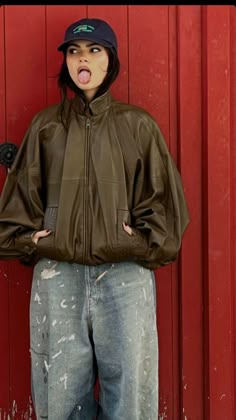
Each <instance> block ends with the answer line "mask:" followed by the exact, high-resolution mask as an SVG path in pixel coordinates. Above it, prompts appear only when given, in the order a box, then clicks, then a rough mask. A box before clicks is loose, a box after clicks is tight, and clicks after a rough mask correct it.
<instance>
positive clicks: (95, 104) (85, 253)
mask: <svg viewBox="0 0 236 420" xmlns="http://www.w3.org/2000/svg"><path fill="white" fill-rule="evenodd" d="M79 100H80V99H79V98H75V99H73V100H70V101H68V105H69V103H71V105H72V106H71V116H70V124H69V127H68V130H65V128H64V126H63V124H62V123H61V121H60V119H59V118H58V109H59V105H52V106H50V107H48V108H46V109H44V110H42V111H40V112H39V113H38V114H37V115H35V117H34V118H33V119H32V122H31V124H30V127H29V128H28V130H27V132H26V134H25V137H24V139H23V141H22V144H21V146H20V148H19V150H18V153H17V156H16V159H15V161H14V164H13V166H12V168H11V171H10V172H9V174H8V176H7V179H6V182H5V185H4V188H3V191H2V195H1V199H0V259H15V258H19V259H21V258H24V257H26V256H30V255H32V256H33V255H36V256H37V257H39V258H40V257H47V258H52V259H55V260H61V261H68V262H78V263H82V264H88V265H96V264H102V263H104V262H117V261H127V260H130V261H137V262H138V263H139V264H141V265H142V266H144V267H147V268H151V269H156V268H157V267H160V266H162V265H166V264H169V263H170V262H172V261H174V260H175V259H176V258H177V255H178V252H179V249H180V246H181V239H182V235H183V232H184V231H185V228H186V226H187V225H188V223H189V216H188V210H187V205H186V201H185V197H184V192H183V187H182V182H181V178H180V174H179V172H178V170H177V168H176V165H175V163H174V161H173V159H172V157H171V156H170V154H169V151H168V148H167V145H166V143H165V140H164V139H163V136H162V134H161V132H160V129H159V127H158V125H157V123H156V122H155V120H154V119H153V118H152V116H151V115H150V114H149V113H147V112H146V111H145V110H143V109H142V108H140V107H137V106H133V105H129V104H126V103H122V102H119V101H116V100H114V99H113V98H112V97H111V95H110V93H109V92H106V93H105V94H104V95H102V96H100V97H99V98H97V99H95V100H93V101H92V102H91V103H90V105H89V115H88V112H87V113H86V114H85V112H81V111H80V112H78V107H77V103H78V102H77V101H79ZM122 222H127V223H128V224H129V225H130V226H131V227H132V228H133V235H132V236H129V235H128V234H127V233H126V232H125V231H124V229H123V227H122ZM42 229H51V231H52V233H51V234H50V235H49V236H48V237H46V238H41V239H40V240H39V242H38V244H37V245H35V244H34V243H33V242H32V239H31V234H32V232H33V231H37V230H42Z"/></svg>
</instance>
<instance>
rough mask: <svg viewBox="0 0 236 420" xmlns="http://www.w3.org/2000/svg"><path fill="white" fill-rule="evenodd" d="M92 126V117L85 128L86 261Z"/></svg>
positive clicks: (84, 211) (86, 253) (85, 255)
mask: <svg viewBox="0 0 236 420" xmlns="http://www.w3.org/2000/svg"><path fill="white" fill-rule="evenodd" d="M90 127H91V122H90V118H87V119H86V129H85V152H84V172H85V179H84V210H83V213H84V255H83V261H84V263H85V259H86V257H87V255H88V250H87V248H88V242H89V241H88V234H89V223H88V220H89V209H88V202H89V200H88V197H89V191H88V186H89V137H90Z"/></svg>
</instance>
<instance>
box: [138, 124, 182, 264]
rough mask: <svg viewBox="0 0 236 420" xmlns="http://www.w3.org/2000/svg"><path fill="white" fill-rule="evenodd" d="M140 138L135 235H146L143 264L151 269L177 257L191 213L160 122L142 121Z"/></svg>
mask: <svg viewBox="0 0 236 420" xmlns="http://www.w3.org/2000/svg"><path fill="white" fill-rule="evenodd" d="M138 131H139V133H138V138H139V143H140V147H141V150H142V155H143V160H142V162H141V164H140V167H139V170H138V173H137V176H136V182H135V190H134V191H135V192H134V199H133V200H134V204H133V210H132V220H133V224H134V228H135V229H134V234H136V235H140V234H141V235H142V236H143V239H144V238H146V241H147V246H146V251H145V255H144V258H143V264H144V265H145V266H146V267H148V268H151V269H156V268H158V267H160V266H163V265H166V264H169V263H171V262H173V261H175V260H176V258H177V256H178V252H179V250H180V247H181V240H182V236H183V233H184V231H185V229H186V227H187V225H188V223H189V214H188V209H187V204H186V199H185V195H184V190H183V185H182V180H181V177H180V173H179V171H178V170H177V167H176V165H175V163H174V161H173V159H172V157H171V155H170V153H169V151H168V148H167V145H166V142H165V140H164V138H163V136H162V133H161V131H160V129H159V127H158V125H157V124H156V123H155V122H154V121H151V124H147V123H146V121H142V122H141V123H140V124H139V128H138Z"/></svg>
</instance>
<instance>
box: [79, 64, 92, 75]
mask: <svg viewBox="0 0 236 420" xmlns="http://www.w3.org/2000/svg"><path fill="white" fill-rule="evenodd" d="M82 70H87V71H88V72H89V73H90V74H92V73H91V70H90V68H89V67H87V66H80V67H79V68H78V74H79V73H80V72H81V71H82Z"/></svg>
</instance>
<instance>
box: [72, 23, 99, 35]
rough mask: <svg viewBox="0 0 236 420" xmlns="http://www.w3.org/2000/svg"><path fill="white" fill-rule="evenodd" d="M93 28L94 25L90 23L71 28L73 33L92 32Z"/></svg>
mask: <svg viewBox="0 0 236 420" xmlns="http://www.w3.org/2000/svg"><path fill="white" fill-rule="evenodd" d="M94 29H95V28H94V26H91V25H79V26H76V28H74V29H73V33H74V34H77V33H78V32H93V31H94Z"/></svg>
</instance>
